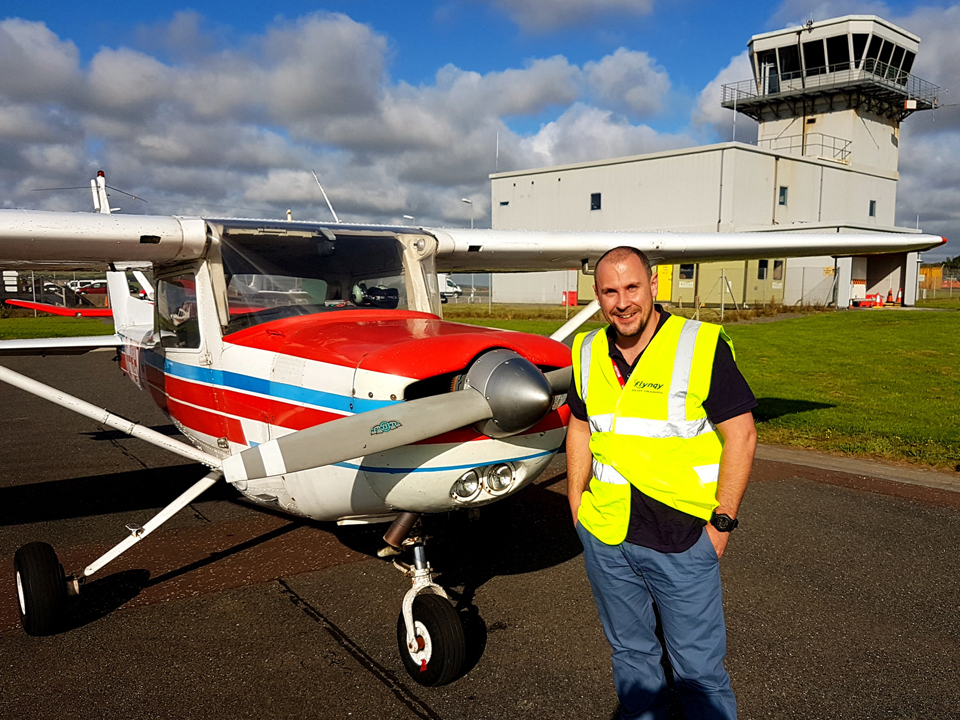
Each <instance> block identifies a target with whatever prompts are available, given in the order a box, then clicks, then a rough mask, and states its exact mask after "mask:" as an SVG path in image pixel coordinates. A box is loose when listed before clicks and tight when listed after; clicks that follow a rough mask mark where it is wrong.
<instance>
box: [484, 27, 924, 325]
mask: <svg viewBox="0 0 960 720" xmlns="http://www.w3.org/2000/svg"><path fill="white" fill-rule="evenodd" d="M919 44H920V38H918V37H917V36H915V35H913V34H911V33H909V32H907V31H906V30H903V29H901V28H898V27H897V26H895V25H893V24H891V23H889V22H887V21H885V20H882V19H880V18H878V17H875V16H863V15H851V16H846V17H842V18H836V19H832V20H825V21H821V22H809V23H807V24H806V25H804V26H801V27H795V28H788V29H785V30H779V31H776V32H770V33H764V34H762V35H755V36H754V37H752V38H751V39H750V42H749V43H748V47H749V49H750V61H751V64H752V66H753V77H752V78H750V79H748V80H743V81H741V82H737V83H732V84H730V85H725V86H724V87H723V94H722V97H721V98H718V100H719V101H720V102H721V104H722V105H723V107H726V108H730V109H731V110H734V111H735V112H736V113H740V114H743V115H746V116H748V117H751V118H753V119H754V120H756V121H757V123H758V136H757V144H756V145H752V144H747V143H742V142H728V143H720V144H716V145H707V146H701V147H694V148H688V149H683V150H675V151H670V152H660V153H651V154H646V155H637V156H632V157H623V158H614V159H606V160H598V161H596V162H587V163H577V164H573V165H562V166H557V167H550V168H537V169H531V170H520V171H515V172H503V173H497V174H494V175H491V196H492V198H491V199H492V203H491V204H492V213H491V216H492V227H494V228H497V229H515V230H522V229H528V230H603V231H664V232H670V231H674V232H707V233H709V232H723V233H729V232H758V231H764V232H782V233H784V245H788V244H789V242H790V236H791V235H792V234H794V233H798V232H840V233H862V232H897V233H911V232H912V233H916V232H920V230H919V229H918V228H904V227H897V226H896V218H895V208H896V195H897V180H898V178H899V175H898V172H897V166H898V160H899V150H900V123H901V122H903V121H904V119H906V118H907V117H908V116H909V115H911V114H912V113H914V112H918V111H923V110H929V109H933V108H935V107H936V106H937V102H938V95H939V88H937V87H936V86H935V85H932V84H931V83H928V82H926V81H924V80H921V79H919V78H917V77H915V76H914V75H912V74H911V70H912V68H913V64H914V59H915V58H916V54H917V51H918V48H919ZM918 267H919V255H918V253H900V254H896V255H878V256H865V257H853V258H832V257H820V258H791V259H785V258H775V257H771V258H768V259H762V260H751V261H747V262H736V263H712V264H709V265H707V264H704V265H700V266H693V265H689V266H688V265H675V266H672V267H661V268H660V269H659V272H660V288H661V290H660V296H659V299H660V300H662V301H667V302H674V303H683V304H691V305H692V304H693V303H694V302H695V297H696V298H699V301H700V302H702V303H706V304H720V302H721V292H724V293H725V294H724V296H723V300H725V302H726V303H728V304H729V303H732V302H736V303H737V304H743V305H747V306H755V305H758V304H764V303H769V302H776V303H785V304H791V305H793V304H801V303H802V304H823V305H827V304H836V305H837V306H838V307H847V306H848V305H849V304H850V302H851V301H852V300H854V299H860V298H863V297H864V296H865V295H866V294H868V293H875V292H879V293H882V294H883V295H884V296H886V294H887V293H888V291H892V293H893V295H894V296H896V295H897V294H898V292H899V291H901V290H902V291H903V297H904V302H905V304H913V302H914V301H915V298H916V293H917V276H918ZM578 285H579V288H578ZM591 288H592V278H589V277H586V276H582V275H579V273H577V272H576V271H561V272H552V273H536V274H535V276H534V277H531V276H530V275H525V276H516V275H494V276H493V296H494V299H495V300H496V301H497V302H549V303H557V302H560V299H561V296H562V293H564V292H570V291H574V290H578V289H579V293H580V296H581V302H585V301H588V300H589V299H591V298H592V295H593V293H592V289H591Z"/></svg>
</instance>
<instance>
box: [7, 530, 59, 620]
mask: <svg viewBox="0 0 960 720" xmlns="http://www.w3.org/2000/svg"><path fill="white" fill-rule="evenodd" d="M13 569H14V572H15V578H16V591H17V605H18V607H19V609H20V622H21V623H23V629H24V630H25V631H26V632H27V634H28V635H51V634H53V633H55V632H56V631H57V630H59V629H60V626H61V623H62V620H63V614H64V609H65V607H66V604H67V583H66V580H65V579H64V576H63V566H62V565H61V564H60V561H59V560H57V554H56V553H55V552H54V551H53V548H52V547H51V546H50V545H48V544H47V543H43V542H32V543H29V544H27V545H24V546H23V547H22V548H20V549H19V550H17V554H16V555H15V556H14V558H13Z"/></svg>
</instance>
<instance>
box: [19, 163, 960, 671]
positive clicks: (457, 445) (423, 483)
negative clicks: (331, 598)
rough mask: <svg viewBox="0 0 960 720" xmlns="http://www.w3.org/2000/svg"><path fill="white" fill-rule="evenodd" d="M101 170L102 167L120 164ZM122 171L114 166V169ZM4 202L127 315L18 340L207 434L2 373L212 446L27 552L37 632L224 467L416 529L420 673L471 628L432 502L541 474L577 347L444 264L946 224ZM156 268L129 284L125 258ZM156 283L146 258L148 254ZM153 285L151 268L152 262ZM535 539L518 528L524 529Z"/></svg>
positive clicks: (531, 262) (191, 452) (770, 246)
mask: <svg viewBox="0 0 960 720" xmlns="http://www.w3.org/2000/svg"><path fill="white" fill-rule="evenodd" d="M99 178H101V179H102V178H103V176H102V174H101V175H100V176H99ZM94 182H95V184H96V185H97V186H98V188H99V186H100V185H103V186H105V181H103V182H101V183H97V181H94ZM96 197H97V200H98V201H99V203H100V204H99V205H98V209H99V210H100V212H98V213H96V214H91V213H63V212H41V211H24V210H3V211H0V266H2V267H4V268H12V269H18V270H23V269H35V270H54V269H56V270H92V269H102V270H108V272H107V282H108V286H109V287H108V289H109V305H110V312H111V313H112V315H113V320H114V326H115V333H114V334H113V335H110V336H105V337H81V338H53V339H40V340H9V341H3V342H0V354H7V355H16V354H36V355H45V354H54V353H67V354H70V353H83V352H87V351H89V350H93V349H95V348H103V347H114V348H117V349H118V350H119V355H120V368H121V370H122V371H123V373H124V374H126V376H127V377H128V378H129V379H130V380H132V381H133V382H134V383H135V384H136V385H137V386H138V387H140V388H142V389H143V390H145V391H146V392H148V393H149V394H150V395H151V396H152V398H153V399H154V401H155V402H156V403H157V404H158V405H159V406H160V407H161V408H162V409H163V410H164V411H165V412H166V413H167V414H168V415H169V416H170V417H171V418H172V420H173V422H174V423H175V424H176V426H177V428H178V429H179V430H180V431H181V432H182V433H183V434H184V435H185V436H186V438H187V439H188V440H189V441H190V444H187V443H185V442H181V441H180V440H177V439H174V438H170V437H167V436H165V435H162V434H160V433H158V432H155V431H153V430H150V429H148V428H145V427H141V426H139V425H136V424H134V423H131V422H129V421H127V420H124V419H123V418H120V417H118V416H116V415H113V414H111V413H109V412H107V411H106V410H103V409H100V408H97V407H95V406H93V405H90V404H89V403H86V402H84V401H82V400H80V399H78V398H74V397H71V396H69V395H66V394H65V393H62V392H59V391H58V390H56V389H54V388H52V387H50V386H47V385H44V384H41V383H39V382H36V381H34V380H31V379H29V378H27V377H25V376H23V375H20V374H18V373H15V372H13V371H11V370H9V369H6V368H2V367H0V380H2V381H4V382H7V383H9V384H11V385H14V386H16V387H19V388H21V389H23V390H26V391H27V392H30V393H33V394H35V395H37V396H39V397H42V398H46V399H48V400H50V401H52V402H55V403H57V404H59V405H62V406H63V407H67V408H69V409H71V410H74V411H76V412H79V413H81V414H83V415H85V416H87V417H89V418H91V419H92V420H94V421H95V422H97V423H100V424H102V425H106V426H108V427H111V428H115V429H117V430H121V431H122V432H125V433H127V434H129V435H132V436H134V437H138V438H140V439H142V440H145V441H147V442H150V443H153V444H155V445H158V446H160V447H163V448H166V449H167V450H170V451H171V452H174V453H176V454H178V455H181V456H183V457H186V458H189V459H190V460H193V461H195V462H198V463H202V464H204V465H206V466H208V467H209V468H210V472H209V474H208V475H206V477H204V478H203V479H202V480H200V481H199V482H197V483H196V484H195V485H194V486H193V487H191V488H190V489H189V490H187V491H186V492H184V493H183V494H182V495H181V496H180V497H178V498H176V499H175V500H173V502H171V503H170V504H169V505H168V506H167V507H166V508H164V509H163V510H162V511H161V512H160V513H159V514H158V515H157V516H156V517H154V518H153V519H151V520H150V521H149V522H147V523H146V524H145V525H144V526H142V527H139V526H137V527H132V528H131V531H130V535H129V536H128V537H126V538H125V539H123V540H122V542H120V543H119V544H118V545H117V546H116V547H114V548H113V549H112V550H110V551H109V552H107V553H106V554H105V555H103V556H102V557H100V558H97V559H95V560H93V561H92V562H91V563H90V564H89V565H88V566H86V567H85V568H82V569H79V570H77V571H76V572H73V573H71V574H70V575H67V576H66V577H65V575H64V570H63V568H62V567H61V565H60V563H59V561H58V559H57V555H56V553H55V552H54V550H53V548H52V547H51V546H50V545H48V544H46V543H43V542H33V543H30V544H28V545H25V546H24V547H22V548H20V549H19V550H18V551H17V553H16V556H15V567H16V592H17V598H18V604H19V609H20V617H21V621H22V623H23V627H24V629H25V630H26V632H28V633H30V634H32V635H42V634H48V633H52V632H56V631H57V630H58V628H59V627H60V620H61V618H62V616H63V614H64V612H65V611H66V609H67V603H68V596H73V595H77V594H79V593H80V592H81V588H82V587H83V584H84V581H85V580H86V579H87V578H89V577H90V576H91V575H93V574H94V573H96V572H97V571H99V570H100V569H101V568H103V567H104V565H106V564H107V563H109V562H110V561H111V560H113V559H114V558H116V557H117V556H118V555H120V554H121V553H123V552H124V551H126V550H127V549H129V548H130V547H131V546H133V545H134V544H136V543H138V542H140V541H141V540H143V539H144V538H145V537H146V536H147V535H149V534H150V533H151V532H153V531H154V530H156V529H157V528H158V527H159V526H160V525H162V524H163V523H164V522H166V521H167V520H168V519H169V518H170V517H172V516H173V515H174V514H175V513H176V512H177V511H179V510H180V509H182V508H184V507H185V506H186V505H188V504H189V503H190V502H192V501H193V500H195V499H196V498H197V497H198V496H199V495H200V494H201V493H202V492H204V491H205V490H206V489H207V488H209V487H211V486H212V485H214V484H215V483H216V482H218V481H219V480H220V479H221V478H222V479H224V480H225V481H226V482H228V483H230V484H231V485H233V486H234V487H235V488H236V489H237V490H238V491H239V492H240V493H242V494H243V495H244V496H246V497H247V498H248V499H250V500H251V501H253V502H254V503H258V504H260V505H263V506H265V507H269V508H273V509H277V510H281V511H283V512H286V513H289V514H291V515H296V516H301V517H307V518H313V519H315V520H324V521H334V522H337V523H339V524H341V525H366V524H371V523H389V528H388V530H387V532H386V534H385V535H384V540H385V541H386V543H387V548H386V549H385V551H384V552H382V554H384V555H389V554H395V553H398V552H400V551H410V554H411V555H412V562H411V563H410V564H409V565H407V566H406V568H407V569H406V573H407V575H408V576H409V577H410V578H411V581H412V586H411V588H410V590H409V591H408V592H407V593H406V595H405V596H404V598H403V601H402V604H401V612H400V617H399V619H398V628H399V629H398V647H399V651H400V656H401V658H402V660H403V664H404V666H405V667H406V669H407V671H408V672H409V673H410V676H411V677H412V678H413V679H414V680H415V681H417V682H418V683H421V684H425V685H439V684H443V683H447V682H450V681H451V680H453V679H455V678H456V677H457V676H458V675H459V673H460V672H461V668H462V665H463V662H464V658H465V652H466V651H465V639H464V633H463V629H462V626H461V623H460V620H459V617H458V615H457V613H456V611H455V609H454V607H453V605H452V603H451V602H450V600H449V598H448V596H447V594H446V593H445V591H444V590H443V588H441V587H440V586H439V585H437V584H436V583H435V582H434V580H433V577H434V571H433V569H432V567H431V566H430V564H429V562H428V560H427V554H426V547H425V542H424V535H423V533H422V531H421V524H420V522H419V519H420V516H421V515H422V514H429V513H444V512H448V511H451V510H466V509H471V508H477V507H480V506H483V505H487V504H489V503H493V502H496V501H498V500H501V499H503V498H506V497H509V496H511V495H513V494H514V493H516V492H517V491H519V490H520V489H521V488H523V487H525V486H526V485H528V484H529V483H530V482H532V481H533V480H534V479H535V478H536V477H537V476H538V475H539V474H540V473H541V472H542V471H543V470H544V468H546V466H547V465H548V464H549V462H550V460H551V459H552V458H553V456H554V454H555V453H556V452H557V450H558V449H559V447H560V446H561V444H562V442H563V438H564V433H565V425H566V422H567V418H568V410H567V408H566V406H565V405H564V402H565V399H566V392H567V388H568V386H569V380H570V353H569V349H568V348H567V347H566V346H565V345H563V344H562V343H561V342H560V341H561V340H563V339H564V338H566V337H568V336H569V335H570V334H572V333H573V332H574V331H575V330H576V329H577V327H579V326H580V325H581V324H582V323H584V322H585V321H586V320H587V319H589V318H590V317H591V316H592V315H593V313H594V312H595V311H596V308H597V305H596V303H595V302H594V303H593V304H591V305H590V306H588V307H587V308H586V309H585V310H584V311H582V312H581V313H579V314H578V315H577V316H576V317H575V318H573V319H572V320H571V322H569V323H567V325H565V326H564V327H563V328H561V330H559V331H558V332H557V333H555V334H554V335H553V336H552V337H551V338H545V337H540V336H535V335H528V334H524V333H518V332H507V331H501V330H494V329H487V328H481V327H473V326H467V325H461V324H457V323H453V322H448V321H445V320H443V319H442V313H441V292H442V288H440V287H438V283H437V273H438V271H440V272H489V271H506V270H510V271H526V270H548V269H565V268H574V267H581V266H584V267H592V266H593V264H595V263H596V261H597V259H598V258H599V257H600V255H601V254H602V253H604V252H605V251H606V250H608V249H610V248H611V247H614V246H616V245H632V246H635V247H638V248H640V249H641V250H643V251H644V252H646V253H647V254H648V255H649V256H650V259H651V261H652V262H653V263H655V264H656V263H676V262H684V263H692V262H701V261H711V260H724V259H727V260H729V259H749V258H763V257H771V256H776V257H784V256H800V255H836V256H847V255H855V254H863V253H882V252H903V251H908V250H925V249H928V248H930V247H934V246H937V245H940V244H941V243H942V242H944V240H943V239H942V238H940V237H935V236H928V235H882V234H869V235H841V234H829V235H816V234H791V235H789V236H786V235H783V234H779V233H778V234H773V233H767V234H765V233H751V234H735V235H722V234H712V235H692V234H677V235H671V234H661V233H590V232H565V233H561V232H511V231H496V230H466V229H431V228H421V227H402V226H375V225H349V224H342V223H314V222H291V221H276V220H238V219H222V218H200V217H162V216H149V215H115V214H111V212H110V208H109V203H108V202H107V200H106V193H105V191H103V193H102V194H97V195H96ZM147 266H150V267H152V270H153V273H154V278H155V282H154V284H153V285H152V286H149V289H147V288H146V287H145V288H144V293H141V294H143V295H147V297H139V296H134V295H133V294H131V291H130V286H129V284H128V281H127V277H126V272H125V271H126V270H127V269H134V268H135V269H140V270H142V269H143V268H145V267H147ZM140 280H141V285H144V283H146V279H145V278H144V277H143V276H142V274H141V276H140ZM148 285H149V284H148ZM518 552H522V550H518Z"/></svg>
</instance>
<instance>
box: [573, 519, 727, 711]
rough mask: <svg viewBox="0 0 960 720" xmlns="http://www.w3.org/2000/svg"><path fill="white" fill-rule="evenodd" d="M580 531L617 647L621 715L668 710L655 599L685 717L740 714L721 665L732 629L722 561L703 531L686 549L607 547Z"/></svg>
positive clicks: (598, 597) (603, 614)
mask: <svg viewBox="0 0 960 720" xmlns="http://www.w3.org/2000/svg"><path fill="white" fill-rule="evenodd" d="M577 533H578V534H579V536H580V541H581V542H582V543H583V558H584V563H585V564H586V568H587V577H588V578H589V579H590V585H591V587H592V588H593V596H594V598H595V599H596V601H597V609H598V610H599V611H600V620H601V621H602V622H603V631H604V633H605V634H606V636H607V640H608V641H609V642H610V645H611V647H612V648H613V680H614V683H615V685H616V687H617V696H618V697H619V698H620V705H621V707H622V715H621V717H622V718H623V720H634V719H641V718H642V720H662V719H663V718H666V716H667V685H666V678H665V677H664V673H663V668H662V667H661V665H660V660H661V658H662V656H663V649H662V648H661V645H660V642H659V640H657V637H656V635H655V628H656V617H655V615H654V603H656V606H657V609H658V611H659V613H660V621H661V624H662V627H663V635H664V639H665V641H666V650H667V654H668V656H669V658H670V664H671V666H672V667H673V671H674V676H675V680H676V689H677V691H678V693H679V695H680V699H681V701H682V702H683V709H684V713H685V714H686V716H687V720H700V718H711V719H712V718H736V716H737V702H736V699H735V698H734V696H733V690H731V689H730V676H729V675H728V674H727V671H726V669H725V668H724V667H723V658H724V656H725V655H726V653H727V630H726V625H725V624H724V620H723V598H722V593H721V588H720V563H719V561H718V559H717V553H716V551H715V550H714V549H713V544H712V543H711V542H710V537H709V536H708V535H707V532H706V530H704V531H703V534H702V535H701V537H700V539H699V540H698V541H697V543H696V544H695V545H694V546H693V547H692V548H690V549H689V550H687V551H686V552H682V553H660V552H657V551H655V550H651V549H649V548H645V547H641V546H639V545H632V544H630V543H626V542H624V543H621V544H620V545H605V544H604V543H602V542H600V541H599V540H597V539H596V538H595V537H594V536H593V535H592V534H591V533H590V532H589V531H588V530H586V529H584V528H583V527H582V526H581V525H580V523H577Z"/></svg>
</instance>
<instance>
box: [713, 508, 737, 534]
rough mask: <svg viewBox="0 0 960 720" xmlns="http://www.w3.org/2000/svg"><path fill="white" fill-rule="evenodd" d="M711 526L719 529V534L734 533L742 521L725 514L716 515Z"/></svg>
mask: <svg viewBox="0 0 960 720" xmlns="http://www.w3.org/2000/svg"><path fill="white" fill-rule="evenodd" d="M710 524H711V525H713V527H715V528H716V529H717V532H726V533H728V532H733V531H734V530H736V529H737V525H739V524H740V521H739V520H737V519H736V518H732V517H730V516H729V515H725V514H724V513H714V514H713V516H712V517H711V518H710Z"/></svg>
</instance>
